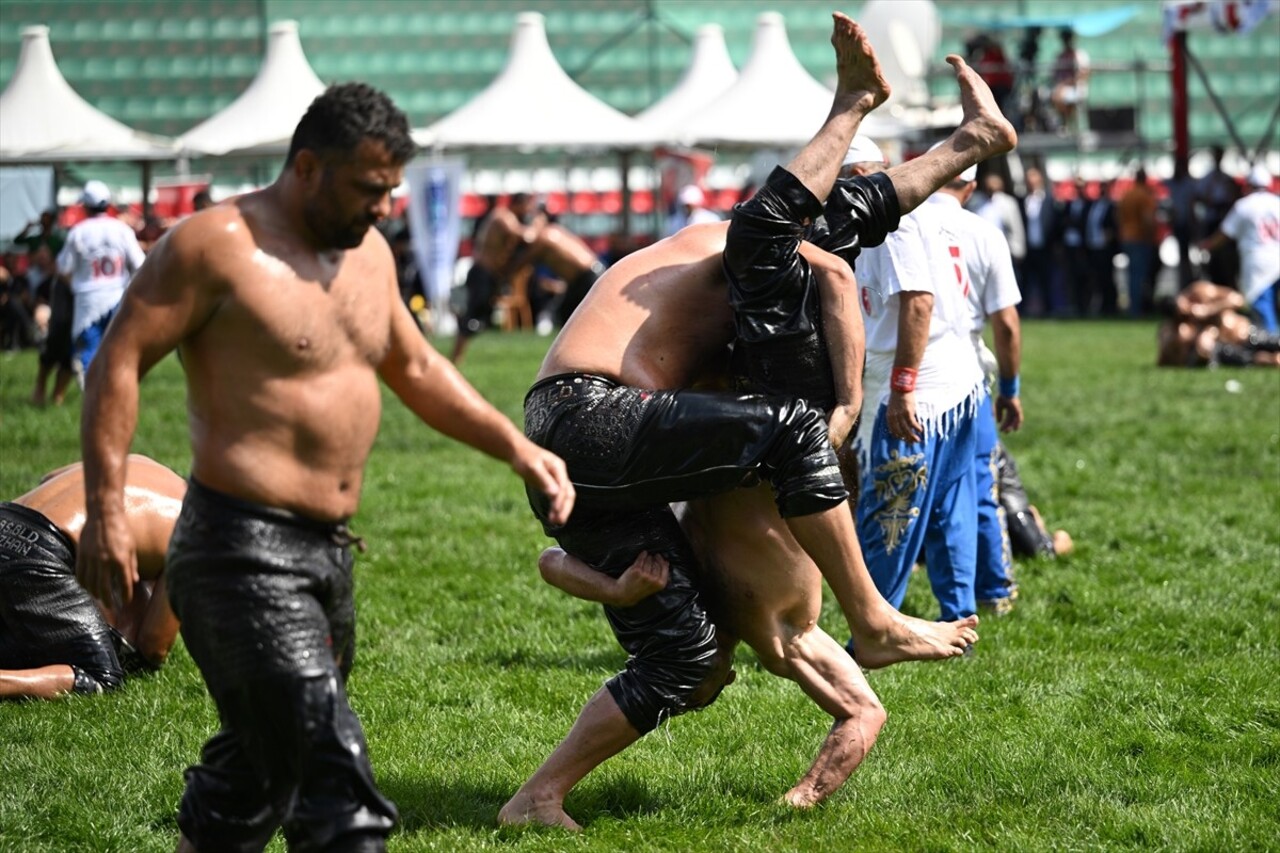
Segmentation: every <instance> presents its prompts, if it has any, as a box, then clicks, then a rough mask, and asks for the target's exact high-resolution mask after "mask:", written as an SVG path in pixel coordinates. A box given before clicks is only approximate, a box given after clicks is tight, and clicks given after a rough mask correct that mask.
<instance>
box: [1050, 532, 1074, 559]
mask: <svg viewBox="0 0 1280 853" xmlns="http://www.w3.org/2000/svg"><path fill="white" fill-rule="evenodd" d="M1075 547H1076V545H1075V543H1074V542H1072V541H1071V534H1070V533H1068V532H1067V531H1065V530H1062V529H1058V530H1055V531H1053V553H1054V554H1057V555H1058V556H1059V557H1061V556H1063V555H1064V554H1070V553H1071V551H1072V549H1073V548H1075Z"/></svg>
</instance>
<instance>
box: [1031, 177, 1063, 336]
mask: <svg viewBox="0 0 1280 853" xmlns="http://www.w3.org/2000/svg"><path fill="white" fill-rule="evenodd" d="M1026 180H1027V194H1026V195H1025V196H1024V197H1023V199H1022V218H1023V220H1024V221H1025V224H1026V233H1027V257H1026V261H1025V262H1024V266H1023V273H1024V277H1023V289H1022V292H1023V302H1022V305H1023V306H1024V310H1025V311H1026V313H1028V314H1032V315H1036V316H1039V315H1043V314H1046V313H1049V312H1051V311H1053V310H1055V309H1057V308H1058V307H1060V305H1059V300H1058V299H1057V298H1055V296H1054V294H1053V267H1054V264H1053V255H1054V250H1055V249H1056V247H1057V245H1058V236H1059V233H1058V232H1059V219H1060V211H1059V208H1058V203H1057V201H1055V200H1054V197H1053V193H1052V192H1051V191H1050V190H1049V188H1048V187H1047V186H1046V185H1045V179H1044V173H1043V172H1041V171H1040V170H1039V169H1037V168H1035V167H1034V166H1033V167H1030V168H1028V169H1027V173H1026Z"/></svg>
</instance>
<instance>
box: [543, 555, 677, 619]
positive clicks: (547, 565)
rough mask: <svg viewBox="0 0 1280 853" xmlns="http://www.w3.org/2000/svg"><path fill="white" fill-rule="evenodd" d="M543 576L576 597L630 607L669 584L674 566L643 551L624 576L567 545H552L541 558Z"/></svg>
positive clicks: (545, 579)
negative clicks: (604, 568)
mask: <svg viewBox="0 0 1280 853" xmlns="http://www.w3.org/2000/svg"><path fill="white" fill-rule="evenodd" d="M538 571H539V573H541V575H542V579H543V580H544V581H546V582H547V583H549V584H551V585H552V586H554V587H555V588H556V589H559V590H561V591H562V592H567V593H569V595H572V596H573V597H574V598H581V599H585V600H586V601H595V602H599V603H600V604H607V605H609V606H610V607H630V606H631V605H633V604H637V603H639V602H641V601H643V600H644V599H646V598H648V597H649V596H650V595H653V594H654V593H655V592H658V591H659V590H661V589H664V588H665V587H666V585H667V579H668V577H669V576H670V572H671V567H670V565H669V564H668V563H667V561H666V560H664V559H663V558H662V557H661V556H659V555H657V554H650V553H649V552H648V551H642V552H641V553H640V555H639V556H637V557H636V561H635V562H634V563H632V564H631V565H630V566H628V567H627V569H626V571H624V572H623V573H622V574H621V575H619V576H618V577H616V578H612V577H610V576H609V575H606V574H605V573H604V572H598V571H596V570H595V569H593V568H591V567H590V566H588V565H587V564H586V563H584V562H583V561H582V560H579V559H578V558H577V557H573V556H570V555H569V554H568V553H567V552H566V551H565V550H564V549H563V548H548V549H547V550H545V551H543V552H542V555H541V556H539V557H538Z"/></svg>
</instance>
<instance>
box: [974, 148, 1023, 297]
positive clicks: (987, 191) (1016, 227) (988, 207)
mask: <svg viewBox="0 0 1280 853" xmlns="http://www.w3.org/2000/svg"><path fill="white" fill-rule="evenodd" d="M982 189H983V194H984V196H985V199H984V200H983V202H982V203H981V205H980V206H979V207H978V209H977V211H976V212H977V214H978V215H979V216H981V217H982V218H983V219H985V220H987V221H988V222H990V223H991V224H992V225H994V226H996V227H997V228H999V229H1000V233H1001V234H1003V235H1004V240H1005V242H1006V243H1007V244H1008V245H1009V256H1010V258H1012V260H1013V271H1014V273H1015V274H1016V275H1017V278H1018V281H1022V265H1023V263H1024V262H1025V261H1026V258H1027V230H1026V226H1025V225H1024V224H1023V222H1022V211H1021V210H1020V209H1019V207H1018V200H1017V199H1016V198H1014V197H1013V196H1011V195H1009V194H1008V193H1007V192H1005V188H1004V178H1003V177H1002V176H1001V175H999V174H997V173H995V172H988V173H987V176H986V177H985V178H983V179H982Z"/></svg>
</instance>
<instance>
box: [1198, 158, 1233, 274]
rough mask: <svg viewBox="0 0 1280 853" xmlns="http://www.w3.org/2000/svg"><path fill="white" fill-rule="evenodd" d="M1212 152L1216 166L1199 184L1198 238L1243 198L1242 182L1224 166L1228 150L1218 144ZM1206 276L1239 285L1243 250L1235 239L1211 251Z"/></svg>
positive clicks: (1208, 232) (1214, 228)
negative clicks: (1224, 157) (1228, 172)
mask: <svg viewBox="0 0 1280 853" xmlns="http://www.w3.org/2000/svg"><path fill="white" fill-rule="evenodd" d="M1209 152H1210V154H1211V155H1212V156H1213V168H1212V169H1210V170H1209V171H1208V172H1206V173H1205V174H1204V176H1203V177H1202V178H1200V180H1199V181H1198V182H1197V183H1196V219H1197V222H1196V225H1197V234H1196V237H1197V239H1201V240H1203V239H1204V238H1206V237H1209V236H1212V235H1213V232H1215V231H1217V230H1218V229H1219V228H1220V227H1221V226H1222V220H1224V219H1226V218H1227V211H1229V210H1231V206H1232V205H1233V204H1235V203H1236V201H1237V200H1238V199H1239V198H1240V185H1239V184H1238V183H1236V179H1235V178H1233V177H1231V176H1230V175H1228V174H1227V173H1226V170H1224V169H1223V168H1222V157H1223V155H1224V154H1225V153H1226V152H1225V151H1223V149H1222V146H1221V145H1215V146H1213V147H1212V148H1210V149H1209ZM1205 275H1206V277H1207V278H1208V279H1209V281H1212V282H1216V283H1217V284H1223V285H1226V286H1227V287H1234V286H1235V284H1236V281H1237V279H1238V278H1239V277H1240V253H1239V251H1237V249H1236V244H1235V242H1234V241H1231V240H1224V241H1223V242H1222V243H1220V244H1218V246H1217V248H1215V249H1214V250H1213V251H1212V252H1210V253H1209V260H1208V263H1206V264H1205Z"/></svg>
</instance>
